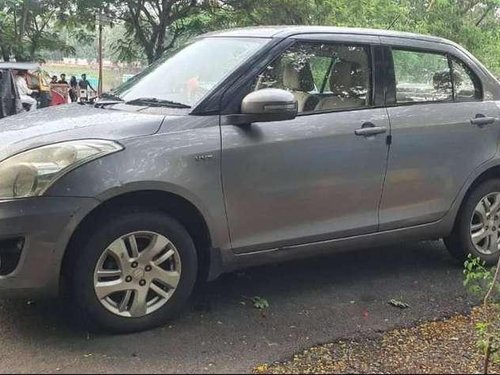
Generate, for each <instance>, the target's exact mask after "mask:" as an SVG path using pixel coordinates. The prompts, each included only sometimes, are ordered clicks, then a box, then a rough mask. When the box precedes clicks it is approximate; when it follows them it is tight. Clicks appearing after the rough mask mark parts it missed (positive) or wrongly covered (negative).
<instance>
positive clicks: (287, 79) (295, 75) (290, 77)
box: [283, 62, 314, 92]
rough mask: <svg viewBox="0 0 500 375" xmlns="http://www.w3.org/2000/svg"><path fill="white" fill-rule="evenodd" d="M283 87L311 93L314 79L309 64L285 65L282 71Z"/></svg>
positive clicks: (291, 63)
mask: <svg viewBox="0 0 500 375" xmlns="http://www.w3.org/2000/svg"><path fill="white" fill-rule="evenodd" d="M283 86H285V88H287V89H289V90H294V91H305V92H309V91H313V90H314V79H313V75H312V71H311V66H310V65H309V63H305V64H304V65H303V66H297V65H296V64H293V62H290V63H286V64H285V67H284V69H283Z"/></svg>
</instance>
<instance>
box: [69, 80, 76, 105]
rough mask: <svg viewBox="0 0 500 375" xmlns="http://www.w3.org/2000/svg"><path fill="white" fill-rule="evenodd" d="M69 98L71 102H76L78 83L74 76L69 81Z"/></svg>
mask: <svg viewBox="0 0 500 375" xmlns="http://www.w3.org/2000/svg"><path fill="white" fill-rule="evenodd" d="M69 97H70V98H71V101H72V102H76V101H77V100H78V81H77V80H76V77H75V76H71V79H70V80H69Z"/></svg>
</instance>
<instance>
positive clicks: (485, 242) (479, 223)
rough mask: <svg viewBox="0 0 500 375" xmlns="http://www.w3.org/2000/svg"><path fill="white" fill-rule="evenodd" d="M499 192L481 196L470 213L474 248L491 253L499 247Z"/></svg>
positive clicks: (483, 252) (486, 253)
mask: <svg viewBox="0 0 500 375" xmlns="http://www.w3.org/2000/svg"><path fill="white" fill-rule="evenodd" d="M499 211H500V193H490V194H488V195H486V196H485V197H483V198H482V199H481V200H480V201H479V203H478V204H477V206H476V208H475V209H474V213H473V214H472V219H471V224H470V235H471V239H472V243H473V244H474V247H475V248H476V250H477V251H478V252H479V253H481V254H484V255H491V254H494V253H496V252H498V251H499V249H500V244H499V242H500V236H499V231H500V217H499Z"/></svg>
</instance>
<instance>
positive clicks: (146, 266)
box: [94, 231, 182, 318]
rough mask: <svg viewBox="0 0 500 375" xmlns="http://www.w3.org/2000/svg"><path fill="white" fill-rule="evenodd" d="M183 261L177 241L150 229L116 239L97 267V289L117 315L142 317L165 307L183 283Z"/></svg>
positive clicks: (107, 307) (106, 306)
mask: <svg viewBox="0 0 500 375" xmlns="http://www.w3.org/2000/svg"><path fill="white" fill-rule="evenodd" d="M181 272H182V269H181V260H180V256H179V252H178V250H177V249H176V247H175V246H174V244H173V243H172V242H171V241H170V240H169V239H168V238H166V237H165V236H163V235H161V234H159V233H156V232H149V231H140V232H132V233H128V234H126V235H124V236H121V237H120V238H118V239H116V240H115V241H113V242H112V243H111V244H110V245H109V246H108V247H107V248H106V249H105V250H104V252H103V253H102V255H101V256H100V258H99V260H98V262H97V265H96V267H95V270H94V291H95V294H96V296H97V298H98V299H99V301H100V303H101V304H102V305H103V306H104V307H105V308H106V309H107V310H108V311H110V312H112V313H113V314H115V315H118V316H121V317H126V318H140V317H143V316H146V315H149V314H151V313H153V312H154V311H156V310H158V309H160V308H161V307H162V306H164V305H165V304H166V303H167V302H168V301H169V299H170V298H171V297H172V295H173V294H174V293H175V290H176V288H177V286H178V284H179V281H180V278H181Z"/></svg>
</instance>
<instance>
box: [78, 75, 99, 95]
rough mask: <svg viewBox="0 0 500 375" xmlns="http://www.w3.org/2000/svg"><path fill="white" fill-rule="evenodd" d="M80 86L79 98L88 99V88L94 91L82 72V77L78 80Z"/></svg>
mask: <svg viewBox="0 0 500 375" xmlns="http://www.w3.org/2000/svg"><path fill="white" fill-rule="evenodd" d="M78 86H79V87H80V100H89V89H90V90H92V91H95V90H94V88H93V87H92V85H91V84H90V82H89V81H88V80H87V75H86V74H82V79H81V80H80V82H78Z"/></svg>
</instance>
